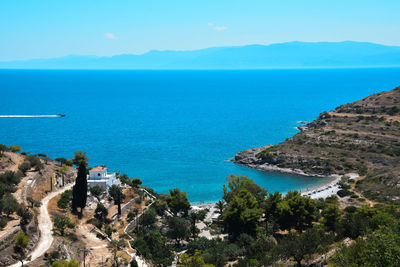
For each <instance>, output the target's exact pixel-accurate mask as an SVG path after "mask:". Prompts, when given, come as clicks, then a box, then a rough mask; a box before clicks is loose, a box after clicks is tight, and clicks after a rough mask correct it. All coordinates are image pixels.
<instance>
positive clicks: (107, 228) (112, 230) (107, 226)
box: [104, 225, 115, 238]
mask: <svg viewBox="0 0 400 267" xmlns="http://www.w3.org/2000/svg"><path fill="white" fill-rule="evenodd" d="M104 232H105V233H106V235H107V236H108V238H111V236H112V233H113V232H115V230H114V229H113V228H112V227H111V226H109V225H106V227H105V228H104Z"/></svg>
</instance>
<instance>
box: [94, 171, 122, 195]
mask: <svg viewBox="0 0 400 267" xmlns="http://www.w3.org/2000/svg"><path fill="white" fill-rule="evenodd" d="M87 182H88V186H89V187H93V186H96V185H98V186H100V187H101V188H102V189H103V190H106V189H108V188H109V187H110V186H112V185H114V184H115V185H120V184H121V182H120V181H119V179H118V178H116V175H115V173H107V168H106V167H105V166H96V167H94V168H93V169H91V170H90V171H89V178H88V180H87Z"/></svg>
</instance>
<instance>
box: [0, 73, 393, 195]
mask: <svg viewBox="0 0 400 267" xmlns="http://www.w3.org/2000/svg"><path fill="white" fill-rule="evenodd" d="M399 80H400V69H390V68H388V69H336V70H334V69H325V70H264V71H261V70H257V71H248V70H246V71H79V70H76V71H63V70H36V71H33V70H0V96H1V100H2V101H1V105H0V115H9V114H59V113H65V114H67V117H65V118H0V143H5V144H20V145H21V146H22V147H23V150H24V151H29V152H31V153H38V152H41V153H45V154H47V155H49V156H51V157H70V156H71V155H72V154H73V152H74V151H76V150H83V151H86V152H87V153H88V156H89V157H90V164H91V166H94V165H96V164H106V165H107V166H108V167H109V169H110V170H112V171H117V170H120V171H121V172H122V173H127V174H129V175H130V176H131V177H139V178H141V179H142V180H143V181H144V183H145V184H146V185H148V186H150V187H153V188H155V189H156V190H157V191H159V192H167V191H168V189H169V188H174V187H179V188H181V190H183V191H186V192H188V196H189V199H190V200H191V201H193V202H199V201H216V200H218V199H220V197H221V195H222V184H223V183H224V182H225V177H226V176H228V175H230V174H231V173H233V174H243V175H246V176H248V177H250V178H252V179H254V180H255V181H256V182H257V183H258V184H260V185H262V186H263V187H265V188H266V189H267V190H268V191H270V192H272V191H276V190H279V191H282V192H287V191H288V190H291V189H298V190H305V189H306V188H310V187H313V186H317V185H320V184H322V183H325V182H326V179H321V178H310V177H299V176H294V175H284V174H278V173H264V172H259V171H256V170H252V169H248V168H245V167H242V166H237V165H235V164H233V163H231V162H229V161H228V159H229V158H232V157H233V156H234V155H235V153H236V152H237V151H240V150H243V149H247V148H251V147H255V146H262V145H266V144H269V143H278V142H281V141H283V140H285V138H286V137H289V136H292V135H293V134H295V133H296V132H297V130H296V129H295V127H296V126H298V123H297V121H300V120H302V121H311V120H313V119H314V118H315V117H316V116H318V114H319V113H321V112H322V111H325V110H331V109H333V108H335V107H336V106H338V105H340V104H344V103H347V102H351V101H355V100H357V99H360V98H362V97H365V96H367V95H369V94H371V93H375V92H378V91H381V90H390V89H392V88H394V87H395V86H398V85H399Z"/></svg>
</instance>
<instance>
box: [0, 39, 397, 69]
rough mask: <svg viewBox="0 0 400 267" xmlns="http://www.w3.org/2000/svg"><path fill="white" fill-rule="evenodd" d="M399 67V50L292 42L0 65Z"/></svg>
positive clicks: (359, 44) (361, 44)
mask: <svg viewBox="0 0 400 267" xmlns="http://www.w3.org/2000/svg"><path fill="white" fill-rule="evenodd" d="M383 66H386V67H387V66H400V47H399V46H386V45H380V44H374V43H364V42H351V41H346V42H318V43H306V42H290V43H280V44H271V45H247V46H237V47H213V48H207V49H200V50H193V51H150V52H148V53H145V54H142V55H129V54H123V55H117V56H112V57H96V56H66V57H60V58H52V59H32V60H19V61H8V62H0V68H25V69H265V68H312V67H383Z"/></svg>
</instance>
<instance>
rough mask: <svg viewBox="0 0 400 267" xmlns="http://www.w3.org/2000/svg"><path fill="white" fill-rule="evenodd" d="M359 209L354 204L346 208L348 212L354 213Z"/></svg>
mask: <svg viewBox="0 0 400 267" xmlns="http://www.w3.org/2000/svg"><path fill="white" fill-rule="evenodd" d="M356 210H357V207H354V206H347V207H346V208H344V211H345V212H347V213H354V212H355V211H356Z"/></svg>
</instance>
